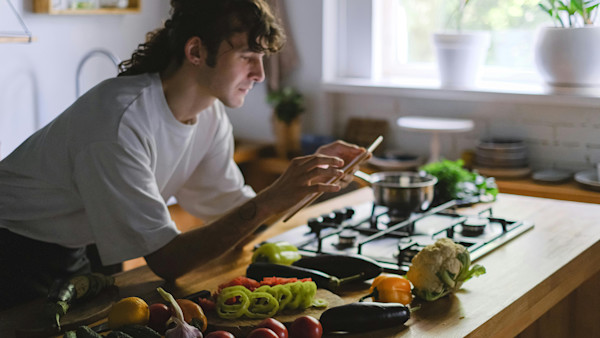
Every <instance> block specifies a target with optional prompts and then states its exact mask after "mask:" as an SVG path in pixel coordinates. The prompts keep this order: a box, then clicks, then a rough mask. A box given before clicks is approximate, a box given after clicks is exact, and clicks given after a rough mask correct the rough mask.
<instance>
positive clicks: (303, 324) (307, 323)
mask: <svg viewBox="0 0 600 338" xmlns="http://www.w3.org/2000/svg"><path fill="white" fill-rule="evenodd" d="M321 336H323V326H321V322H319V321H318V320H316V319H315V318H314V317H311V316H302V317H298V318H296V320H294V322H293V323H292V325H291V326H290V338H321Z"/></svg>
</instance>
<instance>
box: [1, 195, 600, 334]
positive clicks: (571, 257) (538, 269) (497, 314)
mask: <svg viewBox="0 0 600 338" xmlns="http://www.w3.org/2000/svg"><path fill="white" fill-rule="evenodd" d="M371 199H372V193H371V191H370V189H369V188H364V189H360V190H357V191H355V192H352V193H349V194H346V195H344V196H341V197H338V198H335V199H331V200H328V201H326V202H323V203H321V204H318V205H314V206H311V207H310V208H307V209H305V210H303V211H301V212H300V213H298V215H296V216H295V217H294V218H292V219H291V220H290V221H289V222H288V223H278V224H277V225H275V226H273V227H271V228H269V229H267V230H266V231H265V232H263V233H262V234H260V235H259V236H258V237H257V238H256V239H255V240H254V241H253V242H251V243H249V244H248V245H246V246H245V247H244V248H243V249H241V250H234V251H231V252H229V253H228V254H226V255H225V256H223V257H222V258H220V259H219V260H215V261H214V262H212V263H211V264H209V265H208V266H205V267H202V268H199V269H197V270H196V271H193V272H192V273H190V274H188V275H186V276H184V277H182V278H180V279H178V280H177V281H176V282H175V283H174V284H165V285H164V287H165V288H166V289H167V290H169V291H171V292H173V293H174V294H175V296H184V295H187V294H190V293H193V292H196V291H199V290H202V289H209V290H214V289H215V288H216V287H217V285H218V284H220V283H222V282H224V281H227V280H230V279H232V278H234V277H237V276H239V275H243V274H244V273H245V269H246V267H247V265H248V263H249V260H250V257H251V249H252V247H253V245H254V244H255V243H258V242H260V241H262V240H264V239H267V238H270V237H273V236H274V235H276V234H278V233H280V232H283V231H286V230H288V229H290V228H292V227H295V226H298V225H301V224H302V223H303V222H304V221H305V220H306V219H307V218H308V217H311V216H316V215H319V214H322V213H324V212H329V211H330V210H332V209H333V208H339V207H344V206H348V205H351V204H355V203H360V202H364V201H369V200H371ZM494 215H497V216H500V217H506V218H510V219H524V220H529V221H532V222H533V223H534V224H535V227H534V228H533V229H532V230H530V231H528V232H526V233H524V234H522V235H521V236H519V237H518V238H516V239H514V240H512V241H510V242H508V243H507V244H505V245H504V246H502V247H500V248H498V249H496V250H494V251H493V252H491V253H490V254H488V255H487V256H484V257H482V258H481V259H479V260H478V261H477V263H479V264H482V265H484V266H485V267H486V269H487V273H486V274H485V275H483V276H480V277H478V278H474V279H472V280H470V281H469V282H467V283H466V284H465V285H464V287H463V290H462V291H461V292H459V293H457V294H456V295H451V296H449V297H445V298H442V299H440V300H438V301H436V302H433V303H426V304H423V306H422V308H421V309H420V310H418V311H416V312H415V313H413V318H411V319H410V320H409V321H408V322H407V323H406V326H404V327H399V328H394V329H389V330H379V331H377V332H372V333H370V334H367V335H362V336H361V335H351V336H347V337H411V336H415V337H417V336H418V337H440V336H444V337H464V336H473V337H492V336H502V337H508V336H511V337H512V336H515V335H517V334H519V333H520V332H521V331H522V330H523V329H525V328H527V327H528V326H529V325H530V324H531V323H533V322H534V321H535V320H536V319H537V318H538V317H540V316H541V315H542V314H544V313H545V312H546V311H548V309H550V308H552V307H553V306H554V305H555V304H557V303H558V302H559V301H560V300H561V299H563V298H565V297H566V296H567V295H568V294H570V293H571V292H572V291H573V290H575V289H576V288H577V287H579V286H580V285H581V284H582V283H584V282H585V281H586V280H588V279H590V278H591V277H593V276H594V275H596V274H597V273H598V272H599V271H600V243H599V239H600V221H599V218H600V205H596V204H587V203H577V202H569V201H559V200H551V199H542V198H534V197H526V196H516V195H507V194H500V195H499V197H498V201H497V202H494ZM163 284H164V283H163V281H162V280H160V279H159V278H158V277H156V276H155V275H154V274H152V273H151V272H150V271H149V270H148V268H147V267H145V266H144V267H140V268H137V269H134V270H131V271H127V272H124V273H120V274H118V275H117V285H118V286H119V287H120V293H121V296H122V297H127V296H140V297H142V298H144V299H146V301H148V302H155V301H159V296H158V294H157V293H156V291H155V288H156V287H157V286H160V285H163ZM366 288H368V284H367V283H365V284H361V285H358V286H353V287H352V289H347V290H343V291H342V292H340V296H342V298H343V299H344V300H345V301H347V302H353V301H356V300H357V299H358V298H359V297H360V296H361V295H363V294H364V293H365V291H366ZM34 306H35V303H34V304H29V305H24V306H22V307H19V308H14V309H11V310H9V311H4V312H3V313H0V337H13V336H14V328H15V327H17V326H19V325H22V323H27V320H29V319H30V318H29V317H28V314H30V313H31V311H32V309H33V308H32V307H34ZM591 306H594V308H593V309H594V311H595V312H592V314H593V313H598V307H599V306H600V305H598V303H595V304H593V305H591Z"/></svg>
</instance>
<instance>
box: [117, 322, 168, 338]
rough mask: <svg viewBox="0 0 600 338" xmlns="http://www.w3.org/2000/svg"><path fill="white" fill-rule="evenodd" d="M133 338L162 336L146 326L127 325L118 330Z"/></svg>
mask: <svg viewBox="0 0 600 338" xmlns="http://www.w3.org/2000/svg"><path fill="white" fill-rule="evenodd" d="M117 331H121V332H124V333H126V334H128V335H130V336H131V337H133V338H161V335H160V334H159V333H158V332H156V331H154V330H153V329H151V328H149V327H148V326H145V325H125V326H122V327H120V328H118V329H117Z"/></svg>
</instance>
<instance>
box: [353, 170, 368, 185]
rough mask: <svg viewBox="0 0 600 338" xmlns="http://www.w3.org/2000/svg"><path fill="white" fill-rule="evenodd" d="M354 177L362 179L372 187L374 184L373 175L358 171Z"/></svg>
mask: <svg viewBox="0 0 600 338" xmlns="http://www.w3.org/2000/svg"><path fill="white" fill-rule="evenodd" d="M354 176H356V177H358V178H360V179H361V180H363V181H365V182H367V183H369V185H371V184H372V183H371V175H369V174H367V173H365V172H364V171H360V170H357V171H356V172H355V173H354Z"/></svg>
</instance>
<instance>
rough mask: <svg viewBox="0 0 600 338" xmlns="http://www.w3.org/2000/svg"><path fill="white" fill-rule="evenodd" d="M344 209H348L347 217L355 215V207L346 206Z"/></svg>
mask: <svg viewBox="0 0 600 338" xmlns="http://www.w3.org/2000/svg"><path fill="white" fill-rule="evenodd" d="M344 209H346V219H351V218H352V216H354V213H355V212H354V208H352V207H346V208H344Z"/></svg>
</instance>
